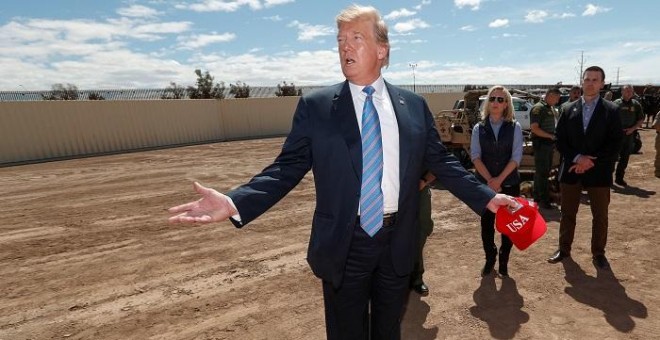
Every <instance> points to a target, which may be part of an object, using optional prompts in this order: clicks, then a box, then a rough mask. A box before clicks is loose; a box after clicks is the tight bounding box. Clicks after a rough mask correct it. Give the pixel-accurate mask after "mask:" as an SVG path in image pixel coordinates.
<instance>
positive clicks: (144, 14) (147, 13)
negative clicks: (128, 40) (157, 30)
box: [117, 5, 162, 18]
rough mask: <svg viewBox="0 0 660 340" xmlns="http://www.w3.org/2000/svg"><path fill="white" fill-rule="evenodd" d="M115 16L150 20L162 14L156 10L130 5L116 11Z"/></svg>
mask: <svg viewBox="0 0 660 340" xmlns="http://www.w3.org/2000/svg"><path fill="white" fill-rule="evenodd" d="M117 14H119V15H121V16H124V17H133V18H151V17H155V16H158V15H160V14H162V13H161V12H158V11H157V10H155V9H153V8H150V7H147V6H142V5H132V6H129V7H123V8H120V9H118V10H117Z"/></svg>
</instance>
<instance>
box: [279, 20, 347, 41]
mask: <svg viewBox="0 0 660 340" xmlns="http://www.w3.org/2000/svg"><path fill="white" fill-rule="evenodd" d="M287 26H288V27H295V28H297V29H298V40H301V41H308V40H314V39H315V38H316V37H321V36H328V35H333V34H335V29H334V28H332V27H330V26H325V25H310V24H308V23H304V22H300V21H298V20H295V21H293V22H291V23H290V24H288V25H287Z"/></svg>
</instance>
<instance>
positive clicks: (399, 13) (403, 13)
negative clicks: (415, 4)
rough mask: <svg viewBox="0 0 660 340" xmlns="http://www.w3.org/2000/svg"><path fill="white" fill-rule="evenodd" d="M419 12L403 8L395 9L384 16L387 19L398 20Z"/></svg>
mask: <svg viewBox="0 0 660 340" xmlns="http://www.w3.org/2000/svg"><path fill="white" fill-rule="evenodd" d="M415 14H417V12H413V11H409V10H407V9H405V8H402V9H400V10H395V11H392V12H390V13H389V14H387V15H386V16H384V18H385V19H386V20H396V19H399V18H404V17H411V16H413V15H415Z"/></svg>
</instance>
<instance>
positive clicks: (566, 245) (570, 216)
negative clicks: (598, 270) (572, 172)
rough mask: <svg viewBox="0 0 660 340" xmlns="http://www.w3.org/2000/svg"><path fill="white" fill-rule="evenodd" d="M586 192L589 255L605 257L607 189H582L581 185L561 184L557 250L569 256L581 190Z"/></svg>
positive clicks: (608, 197) (608, 191)
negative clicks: (588, 221)
mask: <svg viewBox="0 0 660 340" xmlns="http://www.w3.org/2000/svg"><path fill="white" fill-rule="evenodd" d="M583 189H584V190H586V191H587V195H588V196H589V206H590V207H591V215H592V216H593V219H592V222H591V224H592V225H591V254H592V255H593V256H598V255H605V245H606V244H607V226H608V214H607V211H608V209H609V205H610V188H609V187H588V188H583V187H582V184H580V183H578V184H566V183H561V222H560V224H559V250H561V251H562V252H563V253H566V254H570V252H571V246H572V244H573V238H574V236H575V225H576V217H577V213H578V208H579V206H580V198H581V196H582V190H583Z"/></svg>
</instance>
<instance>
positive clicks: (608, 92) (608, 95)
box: [603, 91, 614, 101]
mask: <svg viewBox="0 0 660 340" xmlns="http://www.w3.org/2000/svg"><path fill="white" fill-rule="evenodd" d="M613 97H614V93H612V91H607V92H605V95H604V96H603V99H605V100H609V101H612V98H613Z"/></svg>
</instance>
